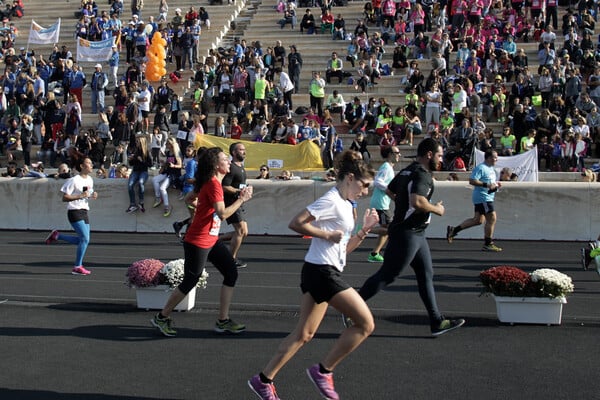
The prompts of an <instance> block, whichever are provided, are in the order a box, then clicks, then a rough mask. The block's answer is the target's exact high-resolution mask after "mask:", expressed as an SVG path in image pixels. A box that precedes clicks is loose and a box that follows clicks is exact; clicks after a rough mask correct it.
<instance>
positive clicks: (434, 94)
mask: <svg viewBox="0 0 600 400" xmlns="http://www.w3.org/2000/svg"><path fill="white" fill-rule="evenodd" d="M426 96H428V97H430V98H431V99H432V100H434V101H429V100H427V108H440V104H441V102H440V103H438V102H437V100H440V101H441V100H442V93H440V92H439V91H435V92H427V93H426Z"/></svg>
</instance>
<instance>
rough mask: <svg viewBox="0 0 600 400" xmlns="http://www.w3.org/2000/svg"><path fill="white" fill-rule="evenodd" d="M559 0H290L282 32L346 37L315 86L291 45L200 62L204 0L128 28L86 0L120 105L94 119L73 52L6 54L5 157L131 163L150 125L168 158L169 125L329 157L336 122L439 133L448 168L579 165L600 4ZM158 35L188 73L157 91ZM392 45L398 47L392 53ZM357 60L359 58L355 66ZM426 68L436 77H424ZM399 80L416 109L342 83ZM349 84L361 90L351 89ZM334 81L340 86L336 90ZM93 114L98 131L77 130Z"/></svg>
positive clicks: (84, 13) (404, 137) (388, 139)
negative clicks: (153, 70)
mask: <svg viewBox="0 0 600 400" xmlns="http://www.w3.org/2000/svg"><path fill="white" fill-rule="evenodd" d="M553 1H554V0H549V1H532V2H531V3H530V2H525V1H511V2H504V3H503V2H502V1H492V2H490V1H482V0H473V1H466V0H454V1H452V2H451V3H441V4H439V5H437V4H436V5H434V4H433V3H431V2H429V1H427V0H421V1H419V2H417V3H414V4H413V3H410V2H402V1H400V2H394V1H393V0H383V1H380V0H372V1H368V2H366V3H365V7H364V13H363V18H361V19H360V20H358V21H357V22H356V25H355V26H354V27H351V26H349V24H348V25H347V24H346V21H345V19H344V17H343V11H344V7H343V5H344V4H343V3H342V2H331V1H327V0H321V1H318V2H317V3H314V2H309V3H307V2H306V1H305V2H302V1H301V2H299V4H297V3H296V2H294V1H287V2H285V1H281V2H279V4H278V6H277V12H280V13H281V14H282V18H281V19H280V20H279V24H280V25H282V21H284V22H285V23H283V25H282V26H281V27H282V28H284V27H285V26H286V25H288V24H289V25H291V29H298V31H299V34H307V35H310V34H327V35H331V40H332V41H336V40H342V39H343V40H344V41H345V42H346V43H347V54H346V55H345V57H344V56H340V55H339V54H338V52H336V51H333V52H332V53H331V56H330V58H328V59H327V58H325V59H324V60H323V65H322V70H323V71H324V73H323V74H321V72H320V71H313V73H312V74H311V79H310V81H308V82H301V81H300V76H301V71H302V67H303V64H304V62H303V59H302V55H301V51H300V50H301V49H298V48H297V46H296V45H295V44H290V45H285V46H284V44H283V43H282V42H281V41H276V42H275V43H274V44H273V46H267V47H266V48H265V47H264V46H263V44H262V43H261V42H260V41H254V42H251V43H247V42H246V40H245V39H243V38H237V39H236V40H235V42H234V43H233V45H232V46H231V47H229V48H219V49H215V50H212V51H210V54H209V56H208V57H206V58H205V59H204V60H203V61H200V59H199V58H198V51H197V49H198V43H199V38H200V35H201V29H202V28H201V26H203V27H205V28H209V27H210V20H209V18H208V14H207V13H206V10H205V9H203V8H200V10H199V11H196V10H195V8H194V7H190V9H189V11H187V12H186V13H185V14H183V15H182V12H181V10H180V9H176V10H175V16H174V17H172V18H169V16H168V5H167V4H166V1H165V0H162V1H161V4H160V7H159V16H158V17H157V18H156V20H155V19H154V17H153V16H151V15H149V16H148V17H147V18H146V20H147V22H146V23H144V21H143V20H142V12H143V2H140V1H139V0H137V1H133V2H132V3H131V11H132V16H131V19H130V20H129V21H128V22H127V23H124V22H121V17H122V14H123V4H122V1H121V0H114V1H112V2H111V4H110V9H109V10H106V11H99V10H98V7H97V5H96V4H95V3H94V2H93V1H84V2H83V3H82V9H81V12H80V14H79V15H80V20H79V22H78V23H77V28H76V32H75V34H76V35H77V36H81V37H85V38H86V39H88V40H101V39H104V38H107V37H117V38H119V40H117V43H116V45H117V47H116V48H115V49H113V51H114V53H115V54H116V55H117V65H118V54H119V53H120V52H121V51H122V49H121V46H122V45H125V46H124V47H125V51H124V52H125V53H126V60H127V63H128V64H127V70H126V71H125V72H124V73H122V74H120V75H119V74H117V72H116V69H115V71H114V73H113V71H111V77H112V81H113V83H114V91H113V87H110V88H107V89H106V91H107V93H108V94H109V96H110V95H112V97H113V100H114V105H113V106H110V107H104V104H102V106H101V107H99V108H98V110H96V111H97V112H98V115H99V121H98V122H97V123H96V122H95V121H82V119H81V114H82V112H81V109H82V106H81V103H80V101H81V90H82V88H83V87H84V86H85V85H86V84H89V82H88V80H86V76H85V74H84V73H83V70H82V69H81V68H80V67H79V66H77V64H76V63H74V62H73V57H72V54H71V53H70V51H69V49H67V48H66V46H62V47H61V48H60V50H59V47H58V46H55V48H54V49H53V51H52V53H51V54H50V55H49V56H48V57H43V56H42V55H41V54H39V55H37V56H36V54H35V53H34V52H33V51H31V52H28V51H26V50H25V49H22V50H21V51H20V54H18V55H17V54H15V51H14V49H13V48H9V49H7V50H6V51H5V56H4V61H5V63H6V64H7V68H6V72H5V74H4V75H3V76H2V77H1V78H0V83H2V85H1V86H2V89H3V92H2V93H1V94H0V104H3V106H2V112H3V116H2V124H3V129H2V137H1V140H2V141H3V145H2V148H3V150H4V151H6V152H7V153H8V155H9V159H11V158H12V152H13V151H19V150H25V149H26V147H25V146H26V145H27V144H28V143H29V144H31V143H39V144H41V147H42V148H41V150H40V153H39V156H40V158H41V159H42V160H44V161H45V162H47V163H49V164H54V163H56V162H58V161H61V162H66V163H70V162H73V159H74V158H77V157H81V156H82V155H93V156H94V158H93V161H94V162H95V163H96V165H97V166H100V165H104V164H106V163H107V161H115V158H118V157H120V158H122V162H123V163H125V164H126V163H127V161H126V160H127V152H128V144H129V143H130V142H132V141H133V138H134V137H135V135H138V134H140V133H144V134H148V135H149V136H150V140H149V145H151V146H152V148H153V150H152V154H153V156H154V162H153V166H154V167H156V166H157V165H158V163H159V160H158V159H159V157H160V155H161V154H163V153H164V149H165V147H164V146H165V143H166V140H167V138H168V137H169V136H170V135H171V134H173V132H172V129H171V127H170V124H177V125H178V127H177V131H176V132H175V135H176V136H177V139H178V143H179V145H180V148H183V149H185V148H186V147H187V144H188V143H190V142H193V141H194V137H195V135H197V134H205V133H214V134H215V135H217V136H224V137H231V138H234V139H239V138H241V137H243V135H249V136H250V137H251V138H252V139H253V140H256V141H262V142H277V143H283V144H288V145H295V144H298V143H300V142H303V141H305V140H309V141H311V142H314V143H315V144H316V145H318V146H320V149H321V150H322V151H323V159H324V164H325V165H326V166H329V164H330V163H331V160H332V158H333V157H335V154H337V153H339V152H341V151H342V150H343V141H342V140H341V138H340V137H339V135H338V134H337V132H336V128H335V126H336V124H335V123H334V121H336V120H338V119H339V121H340V123H341V124H342V125H346V126H347V127H348V130H349V131H350V133H363V134H364V136H365V140H367V142H368V143H378V144H380V145H381V146H385V145H390V144H391V145H408V146H411V145H413V143H414V140H415V137H418V136H423V135H424V136H431V137H434V138H436V139H437V140H439V141H440V142H441V143H442V144H443V145H444V147H445V152H446V154H447V160H446V163H445V167H446V168H457V167H456V165H458V168H462V167H461V165H462V164H466V165H467V166H468V163H469V161H470V158H471V154H472V151H473V148H475V147H476V148H479V149H481V150H485V149H487V148H490V147H496V148H498V150H499V152H500V153H501V154H502V155H509V156H510V155H514V154H518V153H521V152H524V151H530V150H532V149H535V148H537V151H538V153H539V159H540V163H541V165H543V168H545V169H548V170H570V169H582V168H583V167H584V161H583V160H584V158H585V157H586V156H589V155H592V151H593V149H594V148H596V149H598V150H600V146H596V144H597V142H600V135H599V133H600V132H599V130H600V114H599V113H598V110H597V105H598V102H599V101H600V62H599V61H600V50H599V49H598V43H597V41H596V39H594V38H593V36H594V27H595V20H596V14H597V7H596V5H595V3H593V2H585V1H580V2H579V3H577V6H576V8H575V6H573V8H568V9H566V11H565V12H564V15H562V16H561V20H562V21H559V20H558V18H556V15H558V14H557V13H556V11H557V8H558V5H557V4H556V3H553ZM313 6H318V7H320V9H321V15H319V16H316V15H313V10H311V9H310V8H309V9H307V10H306V12H305V15H304V16H303V17H302V18H296V10H297V8H298V7H313ZM334 11H335V12H334ZM334 15H335V16H334ZM290 16H293V18H290ZM559 22H562V24H561V26H560V30H561V34H560V35H559V36H557V35H556V33H555V31H557V30H558V29H559V25H558V24H559ZM5 25H6V22H5ZM155 32H159V33H160V34H161V36H162V37H164V38H165V39H166V40H167V50H168V51H167V62H168V63H170V64H169V65H170V66H169V69H171V70H172V69H175V70H176V72H174V73H172V74H171V75H170V76H169V77H166V76H165V77H163V78H162V79H161V81H160V83H159V84H158V85H157V87H153V86H152V85H150V84H149V83H148V82H147V81H145V79H144V70H145V57H144V56H145V50H146V46H148V44H149V41H150V40H151V38H152V35H153V34H154V33H155ZM558 37H562V38H563V39H561V40H560V41H559V40H558ZM528 42H532V43H536V46H537V49H538V50H537V56H536V57H535V60H531V61H532V62H531V68H530V60H529V59H528V55H527V53H529V54H531V53H532V51H531V47H532V46H531V45H527V46H526V47H521V46H523V43H528ZM392 48H393V51H392ZM526 48H527V49H529V50H528V51H526ZM386 52H391V53H392V54H391V57H385V58H384V54H386ZM387 60H389V61H390V63H386V62H385V61H387ZM345 62H346V63H348V64H350V65H351V66H352V68H344V63H345ZM173 63H174V64H175V66H174V68H173V65H172V64H173ZM423 64H427V65H423ZM186 67H189V69H191V70H192V71H193V76H192V81H193V87H191V88H190V93H189V95H190V96H191V102H192V107H191V108H190V109H188V110H184V109H182V108H183V107H182V104H187V102H186V101H184V102H182V101H181V99H180V98H179V97H178V95H176V94H175V93H174V91H173V90H172V89H171V88H170V87H169V78H170V79H171V80H173V81H174V82H175V81H177V80H178V79H180V78H181V73H180V72H181V71H182V70H183V69H184V68H186ZM117 68H118V67H117ZM421 68H423V69H424V70H428V71H429V73H428V74H427V76H426V74H424V73H423V72H421ZM96 72H98V71H96ZM100 72H101V68H100ZM177 72H179V73H177ZM392 74H395V76H394V77H393V78H392V81H393V82H398V88H399V89H401V90H403V91H404V92H405V101H404V104H396V105H392V104H388V102H387V101H386V99H385V97H375V96H368V100H367V101H366V102H364V103H363V102H362V101H361V99H360V98H359V97H357V96H356V97H355V95H351V96H350V98H348V99H344V97H343V95H342V93H341V92H342V91H345V92H347V91H348V88H350V90H349V91H350V92H352V90H351V89H352V88H354V90H355V91H356V95H358V94H360V93H367V92H368V91H369V90H370V88H371V87H373V86H374V85H376V84H378V81H380V80H381V78H382V77H383V76H386V75H392ZM107 78H108V77H107ZM346 79H348V80H349V82H352V83H353V84H354V85H353V86H348V85H346ZM108 80H109V79H107V81H108ZM334 85H338V86H337V87H336V86H334ZM339 85H344V86H339ZM331 86H334V87H335V89H334V90H333V91H331V92H330V87H331ZM299 90H303V91H306V90H307V91H308V92H309V93H310V104H302V105H298V104H296V105H295V106H296V107H294V103H293V95H294V94H296V93H298V91H299ZM78 94H79V96H78ZM94 105H97V104H93V105H92V106H94ZM92 109H93V110H95V108H94V107H92ZM212 110H214V111H215V112H216V113H221V112H223V113H226V117H225V118H221V116H220V115H219V116H217V118H215V120H214V121H215V123H214V124H213V125H212V127H213V128H214V131H213V130H212V129H211V131H209V126H208V124H209V113H210V112H211V111H212ZM151 114H154V118H153V119H154V124H153V129H152V130H151V129H150V127H151V124H150V115H151ZM24 115H26V116H28V117H27V118H22V116H24ZM84 122H85V123H87V124H88V125H92V126H94V129H91V130H90V129H81V127H82V126H83V125H84ZM496 122H498V123H500V125H501V126H502V131H503V133H502V134H500V132H496V133H495V132H494V131H493V128H492V127H493V126H494V125H491V126H490V127H488V125H489V124H490V123H496ZM338 126H339V125H338ZM496 136H498V138H497V139H496ZM246 137H248V136H246ZM107 145H109V146H110V145H112V146H114V147H115V151H114V154H113V155H112V158H113V159H112V160H109V159H108V158H109V157H108V156H107V154H106V153H105V148H106V146H107ZM598 150H597V151H598ZM24 153H25V152H24ZM595 155H598V154H595ZM459 159H460V160H459ZM25 163H26V164H29V163H30V160H29V159H26V160H25Z"/></svg>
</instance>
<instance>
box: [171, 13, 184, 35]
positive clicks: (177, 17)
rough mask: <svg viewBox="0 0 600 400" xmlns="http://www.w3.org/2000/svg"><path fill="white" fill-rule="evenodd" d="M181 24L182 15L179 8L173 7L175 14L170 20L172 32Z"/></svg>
mask: <svg viewBox="0 0 600 400" xmlns="http://www.w3.org/2000/svg"><path fill="white" fill-rule="evenodd" d="M181 25H183V17H182V16H181V8H176V9H175V16H174V17H173V19H172V20H171V26H172V27H173V32H177V30H179V27H180V26H181Z"/></svg>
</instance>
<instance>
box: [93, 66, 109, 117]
mask: <svg viewBox="0 0 600 400" xmlns="http://www.w3.org/2000/svg"><path fill="white" fill-rule="evenodd" d="M107 85H108V76H106V74H105V73H104V72H102V64H96V65H94V75H92V86H91V89H92V114H97V113H98V111H100V112H104V89H105V88H106V86H107Z"/></svg>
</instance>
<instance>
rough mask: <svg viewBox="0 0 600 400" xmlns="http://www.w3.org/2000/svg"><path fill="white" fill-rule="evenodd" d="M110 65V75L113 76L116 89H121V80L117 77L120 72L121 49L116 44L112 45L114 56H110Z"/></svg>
mask: <svg viewBox="0 0 600 400" xmlns="http://www.w3.org/2000/svg"><path fill="white" fill-rule="evenodd" d="M108 65H109V67H110V75H111V76H112V79H113V83H114V84H115V89H116V88H117V87H119V79H118V77H117V75H118V72H119V48H118V47H117V45H116V44H113V45H112V54H111V55H110V59H109V60H108Z"/></svg>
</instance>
